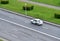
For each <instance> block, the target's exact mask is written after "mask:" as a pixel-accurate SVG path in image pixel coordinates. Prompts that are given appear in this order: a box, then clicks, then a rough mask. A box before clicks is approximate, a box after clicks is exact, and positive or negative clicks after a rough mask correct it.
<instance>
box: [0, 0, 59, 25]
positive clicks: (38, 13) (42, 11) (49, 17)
mask: <svg viewBox="0 0 60 41" xmlns="http://www.w3.org/2000/svg"><path fill="white" fill-rule="evenodd" d="M9 1H10V3H9V4H5V5H3V4H0V7H1V8H5V9H8V10H11V11H14V12H18V13H22V14H25V11H24V10H22V7H23V6H24V5H25V3H24V2H18V1H17V0H9ZM27 4H28V3H27ZM28 5H34V4H28ZM26 12H27V15H28V16H32V17H35V18H40V19H43V20H46V21H49V22H53V23H57V24H60V19H56V18H54V13H60V10H55V9H51V8H47V7H42V6H38V5H34V10H32V11H26Z"/></svg>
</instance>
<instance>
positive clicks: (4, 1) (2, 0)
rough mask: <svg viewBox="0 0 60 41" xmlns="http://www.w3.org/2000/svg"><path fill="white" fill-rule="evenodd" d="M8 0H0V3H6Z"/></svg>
mask: <svg viewBox="0 0 60 41" xmlns="http://www.w3.org/2000/svg"><path fill="white" fill-rule="evenodd" d="M8 3H9V1H8V0H1V4H8Z"/></svg>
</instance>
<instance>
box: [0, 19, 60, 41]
mask: <svg viewBox="0 0 60 41" xmlns="http://www.w3.org/2000/svg"><path fill="white" fill-rule="evenodd" d="M0 20H2V21H5V22H8V23H11V24H15V25H17V26H21V27H23V28H27V29H29V30H32V31H34V32H38V33H40V34H43V35H46V36H49V37H52V38H55V39H58V40H60V38H59V37H56V36H53V35H50V34H47V33H44V32H41V31H38V30H35V29H32V28H29V27H26V26H24V25H21V24H18V23H15V22H12V21H9V20H6V19H3V18H0Z"/></svg>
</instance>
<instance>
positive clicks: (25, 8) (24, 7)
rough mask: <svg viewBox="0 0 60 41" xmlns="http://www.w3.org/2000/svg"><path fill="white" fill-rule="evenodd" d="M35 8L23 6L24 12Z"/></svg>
mask: <svg viewBox="0 0 60 41" xmlns="http://www.w3.org/2000/svg"><path fill="white" fill-rule="evenodd" d="M33 7H34V6H23V10H27V11H29V10H33Z"/></svg>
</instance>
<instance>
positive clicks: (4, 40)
mask: <svg viewBox="0 0 60 41" xmlns="http://www.w3.org/2000/svg"><path fill="white" fill-rule="evenodd" d="M0 39H2V40H3V41H8V40H7V39H4V38H1V37H0Z"/></svg>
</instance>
